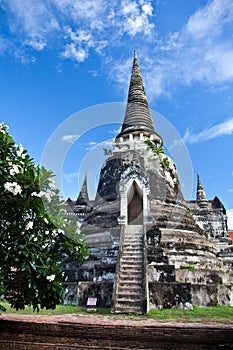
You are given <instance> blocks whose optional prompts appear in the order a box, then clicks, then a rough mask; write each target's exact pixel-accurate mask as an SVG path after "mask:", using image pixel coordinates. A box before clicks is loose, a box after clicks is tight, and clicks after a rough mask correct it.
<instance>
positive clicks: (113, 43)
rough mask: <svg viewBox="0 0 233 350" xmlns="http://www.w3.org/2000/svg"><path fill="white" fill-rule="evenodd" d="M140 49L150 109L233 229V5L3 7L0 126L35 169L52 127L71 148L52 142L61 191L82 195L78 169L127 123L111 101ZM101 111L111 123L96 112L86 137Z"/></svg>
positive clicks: (176, 0) (64, 2)
mask: <svg viewBox="0 0 233 350" xmlns="http://www.w3.org/2000/svg"><path fill="white" fill-rule="evenodd" d="M134 49H135V50H136V51H137V56H138V60H139V64H140V68H141V73H142V76H143V81H144V85H145V89H146V93H147V97H148V100H149V104H150V107H151V109H153V110H154V111H157V112H158V113H159V114H160V115H161V116H162V117H163V118H165V120H166V121H167V123H168V124H167V125H170V126H169V127H168V128H170V127H172V128H173V130H176V131H177V132H178V133H179V135H180V140H182V141H183V142H184V143H185V147H186V150H187V153H188V154H189V156H190V159H191V168H192V175H193V179H194V182H193V188H191V185H190V188H191V193H192V197H194V195H195V189H196V173H197V172H199V173H200V176H201V180H202V184H203V186H204V189H205V191H206V195H207V197H208V198H210V199H212V198H213V197H214V196H215V195H217V196H218V197H219V198H220V199H221V200H222V202H223V204H224V205H225V207H226V208H227V210H228V215H229V219H230V220H229V222H230V227H231V228H233V220H232V217H233V202H232V195H233V161H232V149H233V138H232V134H233V112H232V107H233V64H232V62H233V3H232V0H210V1H207V0H157V1H147V0H111V1H108V0H85V1H81V0H37V1H33V0H0V119H1V120H3V121H5V122H6V124H8V125H9V127H10V132H11V133H12V135H13V137H14V139H15V140H16V142H17V143H22V144H23V146H24V147H25V148H26V149H27V150H28V151H29V153H30V155H31V156H32V157H33V158H34V159H35V161H36V163H40V160H41V157H42V155H43V154H44V152H48V147H47V146H46V144H47V142H48V141H49V140H51V139H53V136H51V135H55V134H56V130H57V135H59V139H57V140H56V142H57V143H58V142H60V143H61V145H63V146H64V149H65V151H64V150H63V151H64V152H63V151H60V148H59V147H60V146H61V145H60V144H59V145H58V144H57V145H55V146H54V145H53V146H54V154H53V156H52V158H53V161H54V162H55V161H56V159H57V157H59V154H61V153H62V152H63V153H64V154H63V158H64V159H63V161H61V162H60V164H62V175H61V181H62V187H63V192H64V193H65V195H66V196H70V197H71V198H75V197H77V194H78V190H79V186H80V182H82V179H83V174H84V172H85V171H86V170H87V169H86V167H85V166H80V164H84V163H85V161H86V163H89V166H92V165H90V163H91V164H92V162H93V161H94V160H95V159H97V158H98V157H97V156H96V155H95V154H97V153H98V152H99V151H98V149H99V148H101V149H102V146H103V144H102V142H103V141H106V140H107V144H108V143H109V140H110V139H111V138H113V137H114V136H115V135H116V132H117V131H116V130H117V129H118V128H119V125H120V124H119V123H120V121H121V120H122V118H123V114H124V108H122V107H119V106H118V105H117V104H114V103H115V102H124V101H125V100H126V96H127V90H128V85H129V77H130V73H131V66H132V59H133V50H134ZM109 103H113V105H112V106H113V109H112V112H111V109H110V108H108V105H105V104H109ZM95 105H102V106H103V110H102V112H103V113H104V114H105V113H106V115H105V116H103V115H102V114H101V113H102V112H100V111H99V110H98V108H97V110H96V109H94V113H93V114H92V118H93V121H94V120H95V123H94V122H93V125H94V124H95V127H93V128H92V127H91V124H90V125H89V124H88V122H87V129H85V128H81V129H82V130H81V129H80V130H81V133H80V130H79V127H80V126H81V125H82V126H83V125H84V124H85V123H86V120H87V119H88V118H89V114H88V113H89V112H90V114H91V111H92V112H93V110H91V109H90V108H91V107H92V106H95ZM106 106H107V107H106ZM116 106H117V107H116ZM118 107H119V108H118ZM83 110H85V111H88V113H87V114H88V116H86V114H85V113H86V112H81V114H80V113H79V112H80V111H83ZM75 113H78V114H77V115H78V116H77V118H79V119H78V121H79V122H78V123H77V125H76V126H75V127H76V129H75V128H74V127H73V129H72V127H70V121H71V120H73V119H72V117H71V119H70V116H73V115H74V114H75ZM98 113H100V114H101V117H99V115H98ZM86 118H87V119H86ZM108 118H109V119H108ZM155 119H156V118H155ZM88 120H89V119H88ZM90 120H91V119H90ZM108 120H109V122H108ZM96 121H97V122H96ZM67 123H68V124H69V127H67ZM98 123H99V124H98ZM85 125H86V124H85ZM155 127H156V129H157V130H160V125H158V122H157V120H155ZM169 130H170V129H169ZM54 132H55V134H54ZM162 136H163V135H162ZM63 146H61V147H63ZM165 146H166V142H165ZM168 149H169V147H168ZM94 151H95V152H97V153H95V152H94ZM170 151H171V153H172V150H171V149H170ZM49 152H51V149H50V150H49ZM59 152H60V153H59ZM176 152H178V150H177V151H176ZM98 159H99V160H98V162H99V163H98V162H97V163H98V164H99V165H98V164H96V165H94V163H93V167H95V168H96V169H97V168H98V166H100V159H102V158H101V157H100V158H98ZM188 166H189V167H190V164H189V165H188ZM183 168H186V165H184V166H183ZM181 171H183V170H182V169H181ZM96 176H97V175H96ZM89 180H90V179H89ZM182 181H183V180H182ZM182 181H181V182H182ZM186 186H187V185H186Z"/></svg>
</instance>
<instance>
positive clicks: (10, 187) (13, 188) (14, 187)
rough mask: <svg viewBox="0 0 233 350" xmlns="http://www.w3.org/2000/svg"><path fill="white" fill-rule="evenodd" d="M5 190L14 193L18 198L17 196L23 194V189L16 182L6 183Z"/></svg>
mask: <svg viewBox="0 0 233 350" xmlns="http://www.w3.org/2000/svg"><path fill="white" fill-rule="evenodd" d="M4 188H5V190H7V191H9V192H11V193H13V195H14V196H16V195H17V194H20V193H21V192H22V188H21V187H20V185H19V184H17V182H15V181H14V182H6V183H5V184H4Z"/></svg>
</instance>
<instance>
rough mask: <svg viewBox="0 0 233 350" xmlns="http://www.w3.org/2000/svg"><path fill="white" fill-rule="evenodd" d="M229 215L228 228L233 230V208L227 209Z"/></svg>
mask: <svg viewBox="0 0 233 350" xmlns="http://www.w3.org/2000/svg"><path fill="white" fill-rule="evenodd" d="M227 216H228V222H227V223H228V229H230V230H233V209H228V210H227Z"/></svg>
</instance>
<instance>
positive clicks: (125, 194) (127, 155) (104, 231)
mask: <svg viewBox="0 0 233 350" xmlns="http://www.w3.org/2000/svg"><path fill="white" fill-rule="evenodd" d="M162 144H163V140H162V137H161V136H160V135H159V134H158V133H157V132H156V130H155V127H154V123H153V120H152V118H151V113H150V109H149V106H148V102H147V98H146V94H145V90H144V86H143V82H142V77H141V73H140V69H139V65H138V60H137V57H136V55H134V60H133V68H132V74H131V79H130V86H129V92H128V100H127V107H126V111H125V116H124V121H123V124H122V128H121V131H120V133H119V134H118V135H117V136H116V138H115V140H114V142H113V150H112V152H111V154H110V155H109V156H108V157H107V159H106V161H105V162H104V164H103V166H102V169H101V173H100V178H99V183H98V188H97V193H96V197H95V199H94V200H92V201H90V200H89V197H88V190H87V180H86V178H85V180H84V183H83V186H82V188H81V191H80V194H79V196H78V198H77V200H76V201H73V200H71V199H68V200H67V218H69V219H73V220H78V221H79V222H81V231H82V232H83V233H84V234H85V240H86V243H87V246H88V248H89V251H90V257H89V259H88V261H86V262H85V263H83V264H78V263H76V262H69V261H68V262H67V263H66V268H65V271H66V282H65V284H66V287H67V289H66V295H65V297H66V303H73V304H78V305H80V306H86V304H87V299H88V298H90V297H92V298H97V306H102V307H111V308H112V312H113V313H130V312H137V313H146V312H147V311H148V310H149V309H152V308H171V307H179V308H184V309H186V308H187V309H190V308H192V304H195V305H197V306H214V305H233V287H232V275H233V274H232V262H233V259H232V258H233V247H232V241H231V239H230V237H229V236H228V230H227V216H226V210H225V208H224V206H223V204H222V203H221V201H220V200H219V198H218V197H215V198H214V199H213V200H207V198H206V195H205V192H204V189H203V187H202V184H201V181H200V177H199V175H198V182H197V195H196V200H192V201H185V199H184V197H183V195H182V191H181V186H180V183H179V178H178V173H177V169H176V165H175V164H174V162H173V160H172V159H171V158H170V157H169V156H168V155H166V154H164V153H162Z"/></svg>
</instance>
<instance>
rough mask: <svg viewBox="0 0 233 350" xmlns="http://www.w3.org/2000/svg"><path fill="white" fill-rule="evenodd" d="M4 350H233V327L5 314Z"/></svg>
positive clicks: (0, 342)
mask: <svg viewBox="0 0 233 350" xmlns="http://www.w3.org/2000/svg"><path fill="white" fill-rule="evenodd" d="M0 349H17V350H24V349H30V350H34V349H35V350H37V349H38V350H39V349H40V350H45V349H46V350H47V349H49V350H50V349H60V350H61V349H63V350H68V349H78V350H83V349H85V350H92V349H101V350H110V349H111V350H124V349H135V350H136V349H137V350H142V349H150V350H154V349H158V350H165V349H169V350H178V349H179V350H180V349H183V350H186V349H187V350H192V349H195V350H204V349H206V350H207V349H208V350H216V349H222V350H226V349H233V324H232V325H225V324H181V323H176V324H171V323H159V322H156V321H153V320H136V319H132V320H130V319H128V318H122V319H113V318H112V317H110V316H109V317H108V316H102V317H101V316H97V315H89V316H86V315H85V316H84V315H63V316H37V315H35V316H34V315H28V316H21V315H17V316H16V315H1V316H0Z"/></svg>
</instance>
